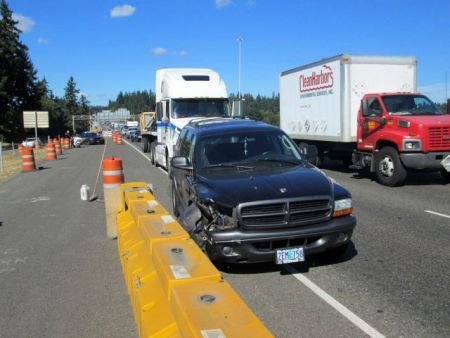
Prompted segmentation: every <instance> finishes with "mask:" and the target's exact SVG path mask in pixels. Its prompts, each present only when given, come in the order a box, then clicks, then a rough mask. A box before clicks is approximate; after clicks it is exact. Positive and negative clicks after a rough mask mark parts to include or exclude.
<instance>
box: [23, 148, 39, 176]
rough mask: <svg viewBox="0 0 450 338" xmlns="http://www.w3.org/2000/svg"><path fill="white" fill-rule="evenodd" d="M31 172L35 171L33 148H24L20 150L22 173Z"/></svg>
mask: <svg viewBox="0 0 450 338" xmlns="http://www.w3.org/2000/svg"><path fill="white" fill-rule="evenodd" d="M32 170H36V163H35V162H34V152H33V148H24V149H23V150H22V171H32Z"/></svg>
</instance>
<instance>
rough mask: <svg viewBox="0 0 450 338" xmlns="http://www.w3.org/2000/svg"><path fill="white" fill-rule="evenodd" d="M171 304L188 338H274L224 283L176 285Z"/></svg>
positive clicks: (209, 282)
mask: <svg viewBox="0 0 450 338" xmlns="http://www.w3.org/2000/svg"><path fill="white" fill-rule="evenodd" d="M170 305H171V309H172V313H173V315H174V316H175V319H176V321H177V324H178V328H179V330H180V332H183V336H185V337H246V338H251V337H255V338H263V337H273V335H272V334H271V333H270V331H269V330H268V329H267V328H266V327H265V326H264V325H263V324H262V323H261V322H260V321H259V319H258V317H256V315H255V314H254V313H253V312H252V311H251V310H250V309H249V308H248V307H247V306H246V304H245V303H244V301H243V300H242V299H241V298H240V297H239V295H238V294H237V293H236V292H235V291H234V290H233V289H232V288H231V286H230V285H229V284H228V283H227V282H226V281H224V280H221V281H203V282H198V283H193V284H182V285H176V286H174V287H173V290H172V298H171V300H170Z"/></svg>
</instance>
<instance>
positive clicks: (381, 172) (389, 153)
mask: <svg viewBox="0 0 450 338" xmlns="http://www.w3.org/2000/svg"><path fill="white" fill-rule="evenodd" d="M407 174H408V172H407V171H406V169H405V167H404V166H403V164H402V162H401V161H400V156H399V155H398V152H397V150H395V149H394V148H392V147H384V148H381V149H380V151H378V152H377V153H376V154H375V176H376V177H377V180H378V182H380V183H381V184H383V185H387V186H389V187H395V186H398V185H402V184H403V183H404V182H405V180H406V175H407Z"/></svg>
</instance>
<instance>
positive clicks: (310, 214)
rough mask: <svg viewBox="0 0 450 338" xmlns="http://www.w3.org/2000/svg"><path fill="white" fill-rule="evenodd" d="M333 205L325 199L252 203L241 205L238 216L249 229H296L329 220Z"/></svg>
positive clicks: (243, 225)
mask: <svg viewBox="0 0 450 338" xmlns="http://www.w3.org/2000/svg"><path fill="white" fill-rule="evenodd" d="M331 205H332V204H331V201H330V200H329V199H328V198H324V197H321V198H320V197H319V198H317V199H314V200H310V199H308V200H301V199H300V200H299V199H295V200H272V201H264V202H251V203H243V204H241V205H239V207H238V215H239V221H240V224H241V225H242V227H243V228H247V229H269V228H272V229H274V228H283V227H294V226H299V225H309V224H313V223H318V222H323V221H326V220H328V219H329V218H330V216H331V209H332V208H331Z"/></svg>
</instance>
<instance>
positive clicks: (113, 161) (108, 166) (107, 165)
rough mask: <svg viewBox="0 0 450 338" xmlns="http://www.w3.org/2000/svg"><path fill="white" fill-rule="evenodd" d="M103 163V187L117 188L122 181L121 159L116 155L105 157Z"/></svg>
mask: <svg viewBox="0 0 450 338" xmlns="http://www.w3.org/2000/svg"><path fill="white" fill-rule="evenodd" d="M102 165H103V187H104V188H116V187H117V188H118V187H119V186H120V185H121V184H122V183H123V182H124V175H123V169H122V159H121V158H118V157H107V158H105V159H104V160H103V162H102Z"/></svg>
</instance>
